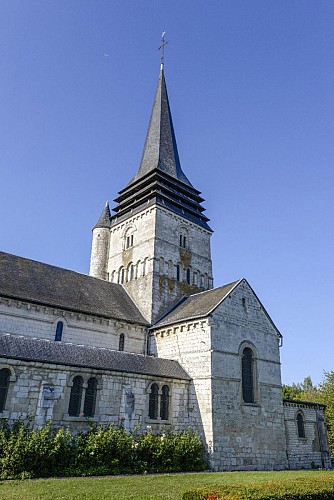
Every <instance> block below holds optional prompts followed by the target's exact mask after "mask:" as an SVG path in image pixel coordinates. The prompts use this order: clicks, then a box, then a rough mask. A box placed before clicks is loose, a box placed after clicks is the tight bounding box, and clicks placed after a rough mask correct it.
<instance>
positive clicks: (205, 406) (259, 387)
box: [152, 281, 287, 470]
mask: <svg viewBox="0 0 334 500" xmlns="http://www.w3.org/2000/svg"><path fill="white" fill-rule="evenodd" d="M152 343H153V345H155V350H156V353H157V354H158V355H159V356H161V357H166V358H171V359H175V360H177V361H179V363H180V364H181V365H182V366H183V367H184V368H185V369H186V371H187V372H188V374H189V375H190V376H191V377H192V379H193V381H192V384H191V386H192V387H193V391H194V404H193V407H192V413H190V421H192V422H193V424H194V425H196V422H198V423H199V422H201V425H202V426H203V433H204V436H205V440H206V443H207V449H208V452H209V455H210V460H211V466H212V468H213V469H214V470H261V469H262V470H265V469H284V468H287V460H286V440H285V430H284V418H283V402H282V392H281V390H282V388H281V376H280V357H279V337H278V332H277V330H276V328H275V327H274V325H273V324H272V322H271V320H270V319H269V317H268V316H267V314H266V312H265V311H264V309H263V307H262V305H261V304H260V302H259V301H258V299H257V297H256V296H255V294H254V292H253V291H252V289H251V288H250V287H249V285H248V284H247V282H246V281H242V282H241V283H240V284H239V285H238V286H237V287H236V288H235V289H234V290H233V291H232V292H231V293H230V296H229V297H227V298H225V300H224V301H223V302H222V303H221V304H220V305H218V307H217V308H216V309H215V310H214V311H213V312H211V313H210V314H209V315H208V317H207V318H204V319H202V320H197V321H196V320H193V321H190V320H189V321H187V322H184V323H180V324H178V325H173V326H171V327H165V328H160V329H157V330H155V331H154V337H153V341H152ZM246 346H249V347H250V348H251V349H252V350H253V353H254V370H253V371H254V390H255V401H254V402H253V403H251V404H249V403H245V402H244V401H243V398H242V387H241V385H242V377H241V358H242V353H243V349H244V348H245V347H246Z"/></svg>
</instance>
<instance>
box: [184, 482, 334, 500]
mask: <svg viewBox="0 0 334 500" xmlns="http://www.w3.org/2000/svg"><path fill="white" fill-rule="evenodd" d="M182 498H183V500H220V499H226V500H246V499H247V500H249V499H252V500H329V499H334V477H333V479H328V478H324V479H322V478H314V479H309V478H306V479H297V480H294V481H292V480H286V481H280V482H278V481H271V482H268V483H256V484H247V485H245V484H234V485H227V484H223V485H222V484H220V485H214V486H210V487H206V488H199V489H194V490H189V491H186V492H184V493H183V496H182Z"/></svg>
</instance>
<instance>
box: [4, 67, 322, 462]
mask: <svg viewBox="0 0 334 500" xmlns="http://www.w3.org/2000/svg"><path fill="white" fill-rule="evenodd" d="M203 201H204V200H203V198H202V197H201V194H200V191H198V190H197V189H196V188H195V187H193V185H192V184H191V182H190V181H189V180H188V178H187V176H186V175H185V173H184V172H183V170H182V168H181V164H180V159H179V155H178V150H177V145H176V139H175V133H174V128H173V122H172V116H171V111H170V107H169V101H168V95H167V90H166V83H165V77H164V68H163V65H162V66H161V70H160V76H159V81H158V86H157V90H156V95H155V99H154V103H153V109H152V114H151V119H150V123H149V127H148V132H147V137H146V142H145V145H144V150H143V155H142V159H141V162H140V166H139V169H138V171H137V172H136V173H135V175H134V177H133V178H132V180H131V181H130V182H129V184H128V185H127V186H125V187H124V189H122V191H120V192H119V194H118V197H117V198H116V199H115V203H116V206H115V207H114V208H113V211H112V213H111V212H110V209H109V205H108V204H106V206H105V207H104V209H103V212H102V214H101V217H100V218H99V220H98V222H97V224H96V225H95V227H94V229H93V242H92V251H91V262H90V273H89V276H87V275H84V274H80V273H76V272H73V271H69V270H66V269H62V268H58V267H55V266H51V265H48V264H43V263H41V262H36V261H32V260H28V259H25V258H22V257H17V256H14V255H10V254H7V253H0V418H3V419H9V420H10V421H11V420H13V419H16V418H18V417H23V418H24V417H26V416H32V417H33V418H34V419H35V422H36V425H42V424H43V423H45V422H46V420H48V419H51V420H52V421H53V422H54V423H55V424H56V425H65V426H69V427H71V428H72V429H77V430H81V429H84V428H86V427H87V420H91V421H95V422H99V423H101V424H108V423H110V422H113V423H115V424H118V423H119V422H123V424H124V425H125V427H126V428H127V429H128V430H131V429H133V428H134V426H136V425H140V426H141V428H142V430H143V431H145V430H147V429H149V430H152V432H159V431H168V430H175V431H178V430H183V429H187V428H188V427H191V428H193V429H197V430H198V432H199V433H200V435H201V436H202V438H203V441H204V443H205V445H206V449H207V455H208V458H209V461H210V466H211V468H212V469H213V470H252V469H258V470H265V469H287V468H301V467H305V468H309V467H311V463H312V462H313V463H314V464H316V465H318V466H320V467H329V463H330V460H329V452H328V445H327V440H326V427H325V423H324V407H323V406H322V405H320V404H316V403H309V402H297V401H283V400H282V386H281V367H280V346H281V344H282V335H281V334H280V332H279V331H278V329H277V328H276V326H275V325H274V323H273V321H272V320H271V319H270V316H269V314H268V313H267V311H266V310H265V308H264V306H263V305H262V303H261V302H260V300H259V298H258V297H257V295H256V294H255V292H254V291H253V289H252V288H251V286H250V285H249V283H248V282H247V281H246V280H245V279H239V280H237V281H234V282H233V283H229V284H226V285H224V286H220V287H218V288H213V275H212V262H211V251H210V237H211V234H212V229H211V228H210V226H209V224H208V222H209V219H208V218H207V217H206V215H205V214H204V208H203V206H202V203H203Z"/></svg>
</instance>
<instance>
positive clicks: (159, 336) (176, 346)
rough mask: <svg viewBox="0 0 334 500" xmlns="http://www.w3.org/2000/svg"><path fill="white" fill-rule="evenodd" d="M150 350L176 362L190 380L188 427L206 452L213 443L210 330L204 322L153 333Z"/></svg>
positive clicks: (183, 324) (185, 323)
mask: <svg viewBox="0 0 334 500" xmlns="http://www.w3.org/2000/svg"><path fill="white" fill-rule="evenodd" d="M151 349H152V351H153V352H154V353H155V354H156V355H158V356H159V357H162V358H168V359H174V360H177V361H179V363H180V364H181V365H182V367H183V368H184V369H185V370H186V372H187V373H188V374H189V375H190V377H191V378H192V379H193V380H192V382H191V384H190V388H189V425H190V426H192V427H193V428H195V429H198V431H199V432H200V433H201V435H202V437H203V439H204V442H205V443H206V447H207V450H208V451H209V450H211V449H212V444H213V427H212V425H213V413H212V410H213V408H212V371H211V329H210V326H209V322H208V320H207V319H203V320H201V321H192V322H191V321H188V322H183V323H180V324H178V325H174V326H171V327H165V328H160V329H157V330H155V331H154V334H153V337H152V341H151Z"/></svg>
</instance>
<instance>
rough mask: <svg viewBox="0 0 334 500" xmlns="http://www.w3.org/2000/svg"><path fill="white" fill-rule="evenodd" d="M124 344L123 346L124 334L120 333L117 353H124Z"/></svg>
mask: <svg viewBox="0 0 334 500" xmlns="http://www.w3.org/2000/svg"><path fill="white" fill-rule="evenodd" d="M124 344H125V335H124V333H121V334H120V336H119V341H118V350H119V351H124Z"/></svg>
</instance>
